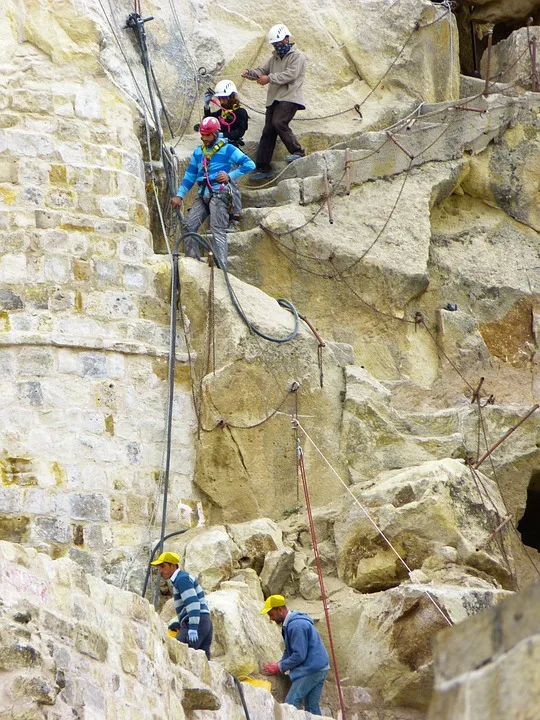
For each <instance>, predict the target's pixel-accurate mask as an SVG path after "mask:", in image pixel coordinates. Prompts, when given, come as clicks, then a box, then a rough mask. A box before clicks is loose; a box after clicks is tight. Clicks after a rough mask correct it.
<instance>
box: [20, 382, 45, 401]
mask: <svg viewBox="0 0 540 720" xmlns="http://www.w3.org/2000/svg"><path fill="white" fill-rule="evenodd" d="M17 396H18V397H19V399H21V400H26V401H27V402H29V403H30V405H34V406H36V405H42V404H43V391H42V389H41V383H40V382H37V381H31V382H25V383H17Z"/></svg>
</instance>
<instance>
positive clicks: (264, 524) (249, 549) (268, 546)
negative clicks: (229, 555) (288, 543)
mask: <svg viewBox="0 0 540 720" xmlns="http://www.w3.org/2000/svg"><path fill="white" fill-rule="evenodd" d="M227 532H228V533H229V535H230V536H231V538H232V539H233V540H234V542H235V544H236V545H237V547H238V549H239V550H240V558H239V560H238V562H239V564H240V566H241V567H251V568H253V569H255V570H256V571H257V572H258V573H260V571H261V569H262V567H263V564H264V560H265V557H266V554H267V553H269V552H272V551H274V550H281V549H282V548H283V536H282V532H281V529H280V528H279V526H278V525H277V524H276V523H275V522H273V521H272V520H270V519H268V518H259V519H257V520H252V521H250V522H246V523H236V524H232V525H227Z"/></svg>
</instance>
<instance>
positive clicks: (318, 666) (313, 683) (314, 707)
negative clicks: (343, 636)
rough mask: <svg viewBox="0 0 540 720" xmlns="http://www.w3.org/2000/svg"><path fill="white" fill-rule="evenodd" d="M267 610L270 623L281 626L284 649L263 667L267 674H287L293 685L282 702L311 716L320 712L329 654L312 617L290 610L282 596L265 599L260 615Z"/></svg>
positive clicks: (328, 667) (271, 596)
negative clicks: (281, 653) (276, 659)
mask: <svg viewBox="0 0 540 720" xmlns="http://www.w3.org/2000/svg"><path fill="white" fill-rule="evenodd" d="M266 613H268V617H269V618H270V620H272V621H273V622H275V623H277V624H278V625H281V634H282V635H283V642H284V643H285V652H284V653H283V656H282V658H281V660H279V661H278V662H273V663H269V664H268V665H265V666H264V669H263V670H264V672H265V673H266V674H267V675H279V673H280V672H281V673H286V672H288V673H289V676H290V678H291V680H292V685H291V688H290V690H289V692H288V693H287V697H286V698H285V702H286V703H288V704H289V705H294V707H295V708H298V709H299V710H300V709H301V708H302V705H303V706H304V710H306V711H307V712H310V713H311V714H312V715H321V709H320V707H319V700H320V698H321V693H322V689H323V685H324V681H325V680H326V676H327V675H328V670H329V669H330V663H329V660H328V653H327V652H326V648H325V647H324V645H323V642H322V640H321V638H320V636H319V633H318V632H317V630H315V625H314V622H313V619H312V618H310V617H309V615H306V614H305V613H303V612H298V611H296V610H289V609H288V608H287V605H286V603H285V598H284V597H283V595H270V597H268V598H266V602H265V603H264V607H263V609H262V610H261V615H265V614H266Z"/></svg>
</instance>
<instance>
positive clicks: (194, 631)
mask: <svg viewBox="0 0 540 720" xmlns="http://www.w3.org/2000/svg"><path fill="white" fill-rule="evenodd" d="M179 563H180V557H179V556H178V555H177V554H176V553H173V552H163V553H161V555H160V556H159V557H158V559H157V560H154V562H152V563H150V564H151V565H156V566H158V567H159V572H160V574H161V577H162V578H163V579H164V580H170V582H171V583H172V586H173V601H174V607H175V608H176V614H177V616H178V621H177V622H175V623H169V629H170V630H178V633H177V635H176V639H177V640H179V641H180V642H183V643H186V644H187V645H188V647H190V648H194V649H195V650H204V652H205V653H206V657H207V658H208V659H209V660H210V645H211V644H212V636H213V632H214V631H213V626H212V620H211V619H210V610H209V609H208V605H207V603H206V598H205V596H204V591H203V589H202V587H201V586H200V585H199V582H198V580H197V578H196V577H195V576H194V575H191V574H190V573H187V572H185V571H184V570H180V568H179V567H178V564H179Z"/></svg>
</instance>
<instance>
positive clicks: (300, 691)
mask: <svg viewBox="0 0 540 720" xmlns="http://www.w3.org/2000/svg"><path fill="white" fill-rule="evenodd" d="M327 675H328V670H318V671H317V672H314V673H310V674H309V675H304V677H301V678H298V680H293V683H292V685H291V689H290V690H289V692H288V693H287V697H286V698H285V702H286V703H288V704H289V705H294V707H295V708H297V709H298V710H301V709H302V707H301V705H302V702H303V703H304V710H306V711H307V712H310V713H311V714H312V715H321V708H320V707H319V700H320V699H321V693H322V689H323V685H324V681H325V680H326V676H327Z"/></svg>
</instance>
